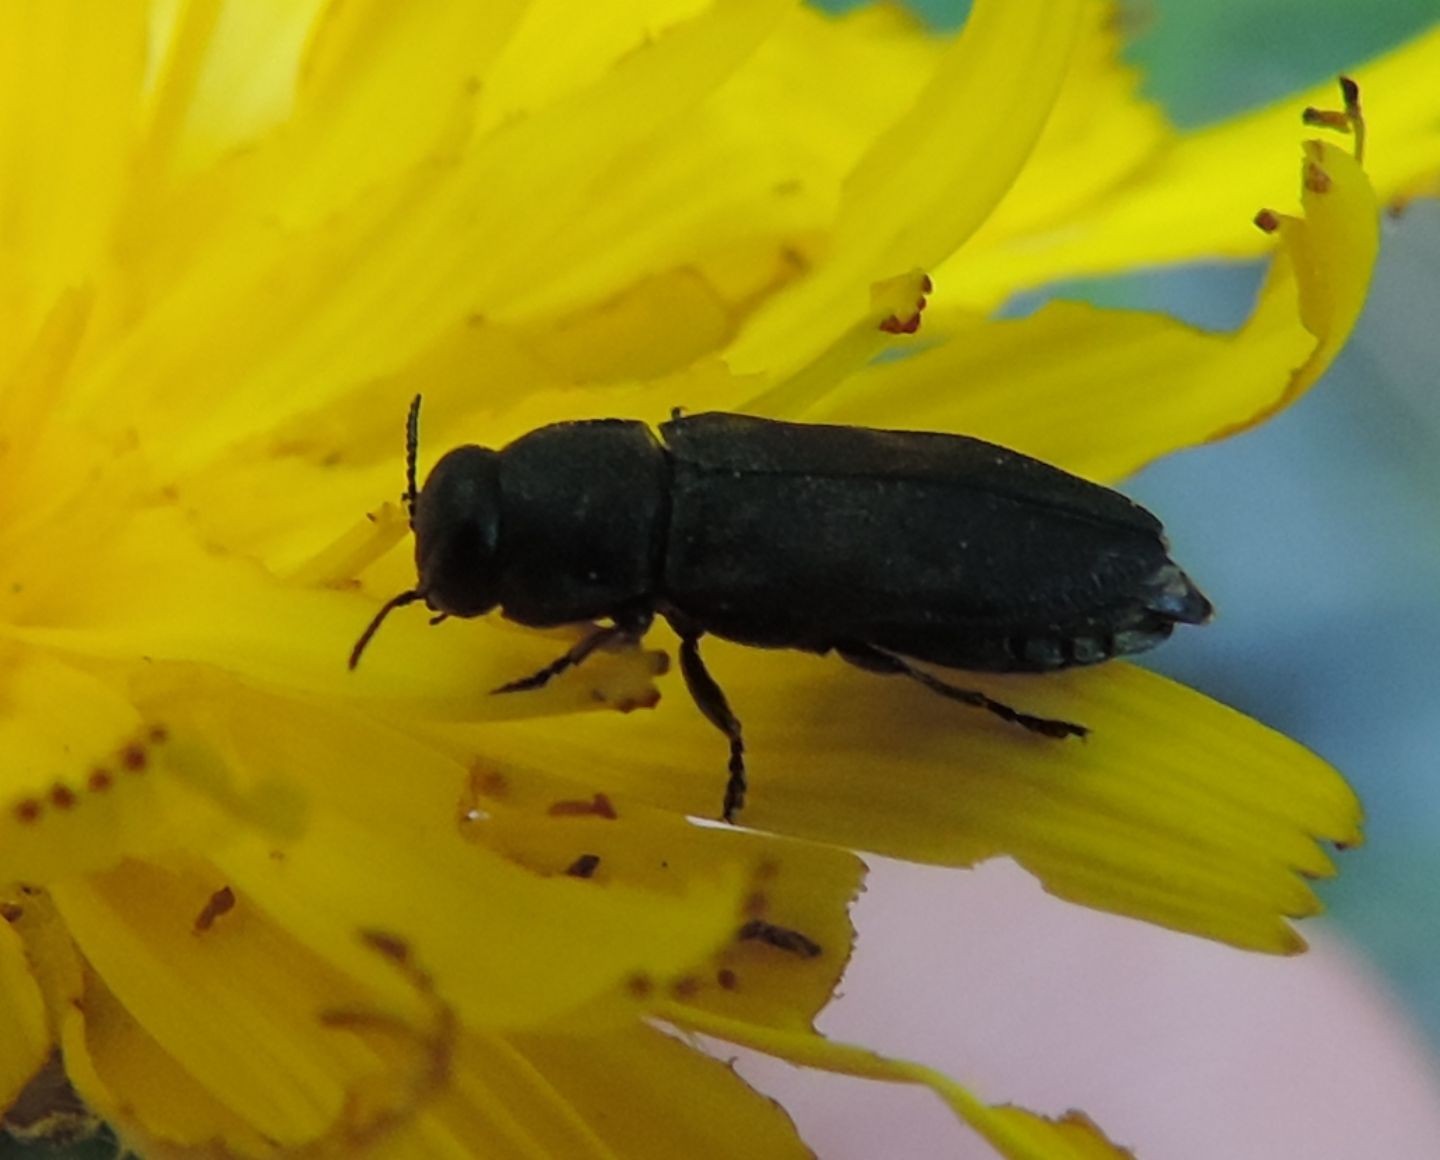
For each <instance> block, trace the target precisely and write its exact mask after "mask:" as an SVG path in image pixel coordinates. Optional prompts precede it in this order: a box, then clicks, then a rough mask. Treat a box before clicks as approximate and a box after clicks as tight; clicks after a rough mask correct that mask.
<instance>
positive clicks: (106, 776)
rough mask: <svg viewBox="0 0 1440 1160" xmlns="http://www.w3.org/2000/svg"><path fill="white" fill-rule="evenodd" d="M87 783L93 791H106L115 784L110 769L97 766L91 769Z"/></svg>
mask: <svg viewBox="0 0 1440 1160" xmlns="http://www.w3.org/2000/svg"><path fill="white" fill-rule="evenodd" d="M85 784H86V785H87V786H88V787H89V788H90V791H91V792H92V793H104V792H105V791H106V790H107V789H109V788H110V786H111V785H112V784H114V779H113V778H112V777H111V776H110V771H109V770H108V769H104V768H101V767H96V768H95V769H92V770H91V771H90V776H89V777H88V778H86V780H85Z"/></svg>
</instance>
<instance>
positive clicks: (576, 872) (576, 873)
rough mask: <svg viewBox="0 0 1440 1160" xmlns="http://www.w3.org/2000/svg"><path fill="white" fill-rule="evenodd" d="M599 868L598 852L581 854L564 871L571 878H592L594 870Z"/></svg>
mask: <svg viewBox="0 0 1440 1160" xmlns="http://www.w3.org/2000/svg"><path fill="white" fill-rule="evenodd" d="M599 868H600V855H599V854H581V855H580V857H578V858H576V859H575V861H573V862H571V863H570V865H569V866H568V867H567V868H566V870H565V873H566V874H568V875H570V877H571V878H593V877H595V871H596V870H598V869H599Z"/></svg>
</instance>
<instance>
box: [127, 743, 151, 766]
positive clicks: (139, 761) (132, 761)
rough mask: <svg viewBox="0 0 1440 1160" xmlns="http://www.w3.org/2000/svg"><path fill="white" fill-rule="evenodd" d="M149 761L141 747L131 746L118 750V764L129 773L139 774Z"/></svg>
mask: <svg viewBox="0 0 1440 1160" xmlns="http://www.w3.org/2000/svg"><path fill="white" fill-rule="evenodd" d="M149 760H150V758H149V755H148V754H147V753H146V752H145V747H144V746H143V745H138V744H131V745H127V746H125V748H123V749H122V750H120V764H121V765H122V766H124V767H125V769H126V771H127V772H129V773H139V772H140V771H141V770H143V769H144V768H145V766H146V764H148V762H149Z"/></svg>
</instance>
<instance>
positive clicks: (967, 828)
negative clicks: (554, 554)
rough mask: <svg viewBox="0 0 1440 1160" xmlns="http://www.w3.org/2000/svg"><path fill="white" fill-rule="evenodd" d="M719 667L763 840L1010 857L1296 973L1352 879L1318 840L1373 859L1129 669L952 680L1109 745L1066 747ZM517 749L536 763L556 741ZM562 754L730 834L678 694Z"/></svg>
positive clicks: (815, 668) (840, 687)
mask: <svg viewBox="0 0 1440 1160" xmlns="http://www.w3.org/2000/svg"><path fill="white" fill-rule="evenodd" d="M706 660H707V664H708V665H709V667H710V668H711V669H712V670H714V672H715V676H716V679H717V680H718V681H719V682H720V684H721V686H722V687H723V688H724V689H725V690H726V692H727V694H728V696H729V699H730V703H731V705H732V706H733V707H734V709H735V712H736V714H737V715H738V716H739V717H740V719H741V721H742V722H743V724H744V726H745V736H746V742H747V747H748V752H749V755H750V756H749V766H750V798H749V803H748V805H747V806H746V810H745V813H744V814H743V815H742V821H744V822H745V823H746V824H750V825H755V826H758V827H761V828H763V829H774V830H776V831H779V832H783V833H787V834H794V835H797V836H801V837H808V838H812V839H815V840H819V841H826V842H834V843H837V844H839V845H842V846H848V847H851V848H858V849H869V850H875V851H878V852H880V853H885V854H891V855H894V856H896V857H901V858H908V859H912V860H918V861H929V862H938V863H945V864H949V865H970V864H973V863H974V862H977V861H980V860H982V859H985V858H989V857H994V856H997V855H1002V854H1008V855H1010V856H1011V857H1014V858H1015V859H1016V860H1017V861H1019V862H1020V863H1022V864H1023V865H1024V866H1026V867H1027V868H1028V869H1030V870H1031V871H1033V872H1034V873H1035V874H1036V875H1037V876H1038V877H1039V878H1040V879H1041V880H1042V882H1044V883H1045V885H1046V887H1047V889H1049V890H1051V891H1052V892H1054V893H1056V894H1059V895H1061V896H1063V897H1065V898H1068V899H1071V900H1073V901H1077V902H1083V903H1085V904H1087V905H1091V906H1095V907H1098V908H1100V909H1105V910H1113V911H1117V912H1119V913H1123V914H1128V915H1132V916H1134V917H1137V918H1144V919H1146V920H1149V921H1152V922H1156V923H1160V924H1161V925H1165V926H1171V927H1175V928H1177V929H1180V930H1186V931H1192V932H1195V933H1199V934H1204V935H1206V936H1208V937H1211V938H1216V939H1220V940H1223V941H1227V942H1232V943H1235V944H1238V945H1241V946H1247V947H1254V948H1258V949H1263V950H1269V951H1280V952H1290V951H1294V950H1296V949H1298V948H1299V947H1300V946H1301V945H1302V944H1301V943H1300V940H1299V938H1298V936H1297V935H1295V933H1294V932H1293V931H1292V930H1291V929H1290V928H1289V926H1288V925H1287V924H1286V923H1285V922H1284V918H1285V917H1293V916H1299V915H1307V914H1313V913H1315V912H1316V911H1317V910H1318V909H1319V904H1318V902H1317V901H1316V899H1315V895H1314V893H1313V891H1312V890H1311V888H1310V886H1309V885H1308V884H1307V882H1306V881H1305V880H1304V879H1305V878H1306V877H1314V876H1324V875H1328V874H1330V873H1332V872H1333V867H1332V865H1331V862H1330V859H1329V858H1328V857H1327V856H1326V854H1325V853H1324V852H1323V851H1322V850H1321V848H1320V846H1319V845H1318V844H1317V839H1328V840H1330V841H1335V842H1340V843H1345V844H1349V843H1353V842H1355V841H1357V840H1358V839H1359V833H1358V824H1359V807H1358V805H1357V803H1356V801H1355V797H1354V795H1353V793H1352V792H1351V791H1350V789H1349V787H1348V786H1346V785H1345V783H1344V782H1343V781H1342V780H1341V779H1340V777H1339V776H1338V775H1337V774H1336V773H1335V772H1334V771H1333V770H1332V769H1331V768H1330V767H1329V766H1327V765H1326V764H1325V763H1324V762H1322V761H1320V760H1319V759H1318V758H1316V757H1315V756H1313V755H1312V754H1310V753H1308V752H1306V751H1305V750H1304V749H1302V748H1301V747H1300V746H1298V745H1296V744H1295V743H1294V742H1291V741H1289V740H1287V739H1286V738H1284V737H1281V736H1280V735H1278V734H1276V733H1273V732H1271V731H1270V730H1268V729H1266V728H1264V727H1263V726H1261V725H1259V724H1257V723H1256V722H1254V721H1251V720H1249V719H1247V718H1245V717H1243V716H1241V715H1240V714H1238V713H1235V712H1233V711H1232V710H1230V709H1227V708H1225V707H1224V706H1222V705H1219V704H1217V703H1216V702H1214V701H1211V700H1209V699H1207V698H1205V697H1203V696H1201V695H1200V694H1198V693H1195V692H1192V691H1191V690H1188V689H1185V688H1183V687H1182V686H1179V685H1175V684H1172V683H1171V682H1169V681H1167V680H1165V679H1164V678H1161V677H1158V676H1155V675H1153V674H1150V673H1147V672H1145V671H1144V670H1142V669H1137V668H1134V667H1132V666H1129V665H1126V664H1123V663H1111V664H1108V665H1103V666H1100V667H1098V668H1096V669H1090V670H1084V671H1075V672H1070V673H1065V674H1058V675H1054V676H1045V677H1039V678H1034V677H1032V678H1025V677H1012V678H993V677H985V678H980V677H972V675H971V674H955V675H952V678H951V679H953V680H955V681H956V682H957V683H959V684H963V685H969V686H972V687H975V688H979V689H982V690H983V691H985V692H987V693H988V694H989V695H990V696H992V697H995V698H997V699H999V700H1001V701H1004V702H1006V703H1007V704H1011V705H1013V706H1015V707H1016V708H1019V709H1021V710H1023V711H1026V712H1031V713H1037V714H1041V715H1043V716H1048V717H1055V718H1060V719H1062V720H1068V721H1074V722H1078V723H1080V724H1082V725H1085V726H1088V727H1089V728H1090V729H1091V730H1092V733H1091V735H1090V736H1089V737H1087V738H1086V739H1085V740H1083V741H1077V740H1068V741H1054V740H1050V739H1046V738H1042V737H1037V736H1035V735H1033V734H1028V733H1025V732H1024V731H1022V730H1019V729H1017V728H1015V727H1013V726H1010V725H1007V724H1005V723H1004V722H1000V721H995V720H992V719H991V718H990V717H989V716H988V715H986V714H981V713H977V712H975V711H972V710H968V709H964V708H961V707H959V706H956V705H954V704H953V703H951V702H948V701H943V700H941V699H940V698H938V697H935V696H933V695H931V694H929V693H927V692H925V690H923V689H920V688H917V687H915V686H913V685H912V684H910V683H909V682H904V683H899V682H894V681H887V680H885V679H883V678H881V677H878V676H874V675H869V674H862V673H859V672H857V671H854V670H852V669H850V668H848V667H847V666H845V665H843V664H841V663H839V662H838V661H835V660H833V659H832V660H820V659H816V658H808V657H800V656H795V655H793V654H786V653H771V652H766V653H763V654H757V653H755V652H754V651H748V650H743V649H739V648H736V647H734V646H727V645H725V644H724V643H723V642H714V643H713V644H712V643H707V651H706ZM673 685H674V681H673V678H672V682H671V683H670V684H669V685H667V688H666V691H667V693H670V692H671V689H672V687H673ZM497 728H501V729H503V731H504V732H505V733H506V734H509V735H510V736H512V737H515V738H517V739H516V740H515V741H514V742H513V743H514V744H515V745H517V746H520V745H540V744H541V742H540V740H539V738H540V736H541V733H542V730H543V728H544V727H543V726H537V725H536V724H534V723H530V722H523V723H522V722H513V723H510V724H507V725H504V726H501V727H497ZM522 737H523V738H524V739H523V740H521V739H520V738H522ZM543 744H544V745H545V747H546V749H547V751H548V752H550V753H552V754H553V755H554V757H555V759H556V760H557V761H559V760H568V761H569V762H572V763H578V762H581V761H590V762H591V763H592V764H593V765H594V767H595V773H594V777H595V779H596V781H597V783H598V784H599V785H601V786H602V787H603V788H605V789H606V791H607V792H615V793H621V794H627V795H631V796H635V797H641V798H645V799H647V800H650V801H653V802H657V803H660V804H664V805H668V806H670V807H671V808H675V809H681V810H684V811H686V812H688V813H693V814H698V815H700V816H705V817H714V816H715V815H716V814H717V813H718V804H719V800H720V793H721V790H722V788H723V784H724V751H723V750H724V747H723V745H722V743H721V740H720V738H719V736H718V734H716V733H715V731H714V729H713V728H711V727H710V726H709V724H708V723H707V722H705V721H704V719H703V718H701V717H700V714H699V712H698V710H696V709H695V708H694V707H693V706H691V705H690V704H688V703H686V699H685V697H684V694H683V690H682V689H680V688H678V687H673V693H672V695H671V699H669V700H667V701H665V702H662V705H661V707H660V709H659V710H658V711H657V712H655V713H653V714H647V715H646V716H645V717H644V718H643V719H638V718H637V719H631V720H620V719H618V718H614V717H612V716H611V715H608V714H607V715H604V716H598V715H591V716H589V717H586V718H575V719H572V720H571V721H569V722H567V723H566V727H565V729H564V730H563V731H560V730H549V731H548V733H546V734H545V740H544V742H543ZM567 754H568V757H567V756H566V755H567ZM609 755H613V757H612V756H609Z"/></svg>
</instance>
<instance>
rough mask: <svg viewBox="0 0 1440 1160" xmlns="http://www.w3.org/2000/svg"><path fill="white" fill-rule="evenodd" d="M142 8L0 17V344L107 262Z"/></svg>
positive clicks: (135, 4) (20, 12)
mask: <svg viewBox="0 0 1440 1160" xmlns="http://www.w3.org/2000/svg"><path fill="white" fill-rule="evenodd" d="M147 7H148V5H147V4H145V3H142V2H140V0H116V2H115V3H113V4H105V5H103V6H102V7H101V8H99V9H95V8H93V7H92V6H91V5H89V4H86V3H84V0H78V2H72V0H60V2H57V3H54V4H43V5H41V6H40V7H38V8H34V9H28V10H27V9H11V10H9V11H8V12H7V13H6V14H5V16H4V18H3V20H0V45H3V46H4V47H3V49H0V171H3V172H4V174H5V188H6V194H5V219H4V228H3V230H0V246H3V248H4V253H5V266H6V272H7V276H6V279H5V290H4V292H3V296H0V316H3V317H4V318H5V320H6V325H5V326H4V327H3V328H0V329H3V332H4V337H3V338H0V343H3V344H8V343H10V342H12V341H13V340H14V338H15V337H16V336H21V335H26V334H27V333H28V331H29V329H30V328H31V327H32V326H33V325H34V324H35V323H36V322H37V321H38V318H39V317H41V316H42V315H43V312H45V311H47V310H48V308H49V305H50V302H51V300H52V299H53V297H54V296H55V295H56V294H57V293H59V292H61V291H63V290H66V289H68V288H69V287H71V286H74V285H77V284H83V283H84V282H86V281H87V280H88V279H89V278H90V277H91V276H92V271H94V270H95V269H96V268H97V267H102V266H104V265H105V264H106V260H107V258H108V254H107V246H108V243H109V241H110V231H111V229H112V227H113V224H114V214H115V209H116V206H115V198H114V192H113V191H114V190H115V189H116V188H117V187H119V186H120V185H121V184H122V182H123V179H124V177H125V175H126V166H127V164H128V161H129V157H128V149H129V145H130V141H131V126H132V125H133V123H134V121H135V119H136V114H137V110H138V107H139V103H140V94H141V85H142V82H143V80H144V72H145V47H146V46H145V34H146V28H145V24H146V9H147ZM5 362H6V363H7V364H8V363H9V359H8V358H6V359H5Z"/></svg>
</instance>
